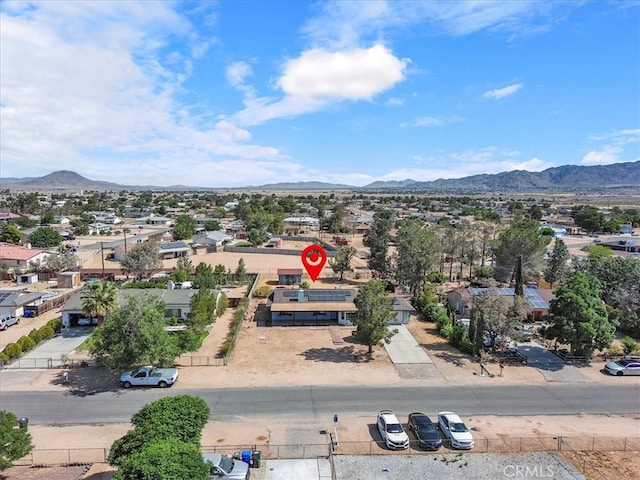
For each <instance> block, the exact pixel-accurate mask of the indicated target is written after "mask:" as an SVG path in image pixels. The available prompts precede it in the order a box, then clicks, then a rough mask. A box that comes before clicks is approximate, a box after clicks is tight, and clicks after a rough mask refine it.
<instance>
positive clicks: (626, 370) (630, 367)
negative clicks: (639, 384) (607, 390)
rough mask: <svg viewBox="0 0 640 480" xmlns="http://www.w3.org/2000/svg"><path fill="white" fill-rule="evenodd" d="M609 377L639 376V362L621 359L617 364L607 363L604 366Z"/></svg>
mask: <svg viewBox="0 0 640 480" xmlns="http://www.w3.org/2000/svg"><path fill="white" fill-rule="evenodd" d="M604 370H605V372H607V373H608V374H609V375H616V376H618V377H621V376H623V375H640V360H631V359H629V358H623V359H622V360H618V361H617V362H609V363H607V364H606V365H605V366H604Z"/></svg>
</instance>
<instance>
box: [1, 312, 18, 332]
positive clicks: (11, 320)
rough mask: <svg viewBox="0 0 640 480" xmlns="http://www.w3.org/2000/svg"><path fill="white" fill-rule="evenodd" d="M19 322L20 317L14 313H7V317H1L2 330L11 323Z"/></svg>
mask: <svg viewBox="0 0 640 480" xmlns="http://www.w3.org/2000/svg"><path fill="white" fill-rule="evenodd" d="M18 323H20V318H19V317H16V316H13V315H7V316H5V317H2V318H0V330H6V329H7V328H9V327H10V326H11V325H17V324H18Z"/></svg>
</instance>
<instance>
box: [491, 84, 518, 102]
mask: <svg viewBox="0 0 640 480" xmlns="http://www.w3.org/2000/svg"><path fill="white" fill-rule="evenodd" d="M523 86H524V85H523V84H522V83H514V84H513V85H509V86H507V87H503V88H497V89H495V90H489V91H488V92H485V93H483V94H482V97H483V98H490V99H500V98H504V97H508V96H510V95H513V94H514V93H516V92H517V91H518V90H520V89H521V88H522V87H523Z"/></svg>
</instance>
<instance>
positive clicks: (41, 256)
mask: <svg viewBox="0 0 640 480" xmlns="http://www.w3.org/2000/svg"><path fill="white" fill-rule="evenodd" d="M49 255H50V253H49V252H47V251H46V250H41V249H39V248H31V247H28V246H27V247H22V246H20V245H13V244H11V243H4V242H0V265H2V266H3V268H6V269H13V270H14V271H15V272H16V273H24V271H26V270H27V269H28V268H29V264H30V263H31V262H34V263H37V264H40V263H43V262H44V261H45V260H46V258H47V257H48V256H49Z"/></svg>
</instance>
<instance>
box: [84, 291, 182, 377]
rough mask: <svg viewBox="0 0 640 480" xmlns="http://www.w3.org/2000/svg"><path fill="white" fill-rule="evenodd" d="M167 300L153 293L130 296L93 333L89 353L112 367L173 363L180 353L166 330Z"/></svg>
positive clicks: (118, 368) (166, 364) (115, 368)
mask: <svg viewBox="0 0 640 480" xmlns="http://www.w3.org/2000/svg"><path fill="white" fill-rule="evenodd" d="M165 326H166V321H165V303H164V302H163V301H162V300H161V299H160V297H158V296H155V295H150V294H143V295H139V296H136V295H131V296H129V297H128V298H127V301H126V303H125V304H124V305H122V306H121V307H120V308H118V309H117V310H114V311H113V312H112V313H111V314H109V315H108V316H107V318H106V320H105V322H104V325H103V326H102V327H101V328H98V329H96V330H95V332H94V333H93V337H92V340H91V345H90V347H89V353H90V354H91V355H92V356H93V357H95V358H98V359H102V360H104V362H105V365H106V366H107V367H108V368H109V369H111V370H122V369H126V368H130V367H132V366H136V365H155V364H159V365H162V366H169V365H173V361H174V359H175V357H176V355H178V354H179V353H181V352H179V351H178V348H177V345H176V341H175V340H174V338H172V337H171V336H170V334H169V333H168V332H167V331H166V330H165V329H164V327H165Z"/></svg>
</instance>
